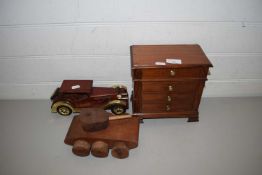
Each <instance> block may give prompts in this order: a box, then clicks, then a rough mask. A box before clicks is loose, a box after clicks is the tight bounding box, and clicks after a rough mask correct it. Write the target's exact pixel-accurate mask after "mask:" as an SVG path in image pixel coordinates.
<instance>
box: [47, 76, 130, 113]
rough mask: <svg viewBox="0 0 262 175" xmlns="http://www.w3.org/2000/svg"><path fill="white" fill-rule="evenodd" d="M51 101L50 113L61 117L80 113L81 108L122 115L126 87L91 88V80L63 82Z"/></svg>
mask: <svg viewBox="0 0 262 175" xmlns="http://www.w3.org/2000/svg"><path fill="white" fill-rule="evenodd" d="M51 100H52V106H51V111H52V112H57V113H59V114H61V115H63V116H67V115H70V114H71V113H72V112H80V109H81V108H91V107H92V108H94V107H95V108H103V109H105V110H108V109H110V110H111V111H112V112H113V113H114V114H116V115H121V114H124V113H125V111H126V109H128V93H127V89H126V87H124V86H121V85H120V86H115V87H93V81H92V80H64V81H63V83H62V85H61V87H60V88H57V89H56V90H55V92H54V94H53V95H52V97H51Z"/></svg>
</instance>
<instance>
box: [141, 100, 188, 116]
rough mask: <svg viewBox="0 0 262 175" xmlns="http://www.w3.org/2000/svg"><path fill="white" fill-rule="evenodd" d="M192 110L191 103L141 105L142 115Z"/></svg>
mask: <svg viewBox="0 0 262 175" xmlns="http://www.w3.org/2000/svg"><path fill="white" fill-rule="evenodd" d="M192 109H193V102H190V101H181V100H180V101H176V102H173V103H170V104H168V103H143V104H142V112H144V113H154V112H155V113H161V112H177V111H189V110H192Z"/></svg>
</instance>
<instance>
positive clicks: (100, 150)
mask: <svg viewBox="0 0 262 175" xmlns="http://www.w3.org/2000/svg"><path fill="white" fill-rule="evenodd" d="M108 151H109V148H108V144H107V143H105V142H103V141H96V142H94V143H93V144H92V148H91V153H92V155H93V156H95V157H107V156H108Z"/></svg>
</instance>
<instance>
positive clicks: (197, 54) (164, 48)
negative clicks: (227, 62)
mask: <svg viewBox="0 0 262 175" xmlns="http://www.w3.org/2000/svg"><path fill="white" fill-rule="evenodd" d="M167 59H168V60H167ZM169 62H171V63H169ZM131 65H132V68H133V69H135V68H140V67H145V68H146V67H149V68H151V67H152V68H154V67H184V66H207V67H212V64H211V62H210V61H209V60H208V58H207V56H206V55H205V53H204V52H203V50H202V48H201V47H200V46H199V45H197V44H193V45H133V46H131Z"/></svg>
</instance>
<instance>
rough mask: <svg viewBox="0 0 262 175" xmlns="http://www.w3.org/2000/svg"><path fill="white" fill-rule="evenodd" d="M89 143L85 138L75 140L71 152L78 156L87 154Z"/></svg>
mask: <svg viewBox="0 0 262 175" xmlns="http://www.w3.org/2000/svg"><path fill="white" fill-rule="evenodd" d="M90 148H91V145H90V144H89V143H88V142H87V141H85V140H76V141H75V142H74V145H73V148H72V152H73V153H74V154H75V155H78V156H82V157H84V156H88V155H89V153H90Z"/></svg>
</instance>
